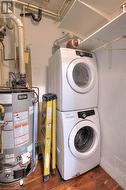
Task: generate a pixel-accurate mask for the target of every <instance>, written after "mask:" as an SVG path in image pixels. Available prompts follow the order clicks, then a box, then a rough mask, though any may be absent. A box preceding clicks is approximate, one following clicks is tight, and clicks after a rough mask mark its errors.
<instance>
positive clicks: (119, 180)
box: [100, 158, 126, 190]
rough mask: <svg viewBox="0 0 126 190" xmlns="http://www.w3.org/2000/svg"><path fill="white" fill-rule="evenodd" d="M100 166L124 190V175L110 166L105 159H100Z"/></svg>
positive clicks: (125, 185)
mask: <svg viewBox="0 0 126 190" xmlns="http://www.w3.org/2000/svg"><path fill="white" fill-rule="evenodd" d="M100 166H101V167H102V168H103V169H104V170H105V171H106V172H107V173H108V174H109V175H110V176H111V177H112V178H113V179H114V180H116V181H117V183H119V185H120V186H121V187H122V188H123V189H124V190H126V174H125V175H124V174H123V173H122V172H121V171H120V170H119V169H118V170H117V168H116V167H114V166H112V165H110V163H108V162H107V161H106V160H105V159H103V158H101V163H100Z"/></svg>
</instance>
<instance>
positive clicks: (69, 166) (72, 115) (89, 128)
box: [57, 108, 100, 180]
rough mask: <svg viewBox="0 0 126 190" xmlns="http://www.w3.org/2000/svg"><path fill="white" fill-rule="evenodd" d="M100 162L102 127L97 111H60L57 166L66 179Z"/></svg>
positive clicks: (58, 116)
mask: <svg viewBox="0 0 126 190" xmlns="http://www.w3.org/2000/svg"><path fill="white" fill-rule="evenodd" d="M99 163H100V125H99V115H98V112H97V109H96V108H95V109H89V110H84V111H79V112H77V111H73V112H59V111H57V167H58V169H59V172H60V174H61V176H62V178H63V179H64V180H68V179H70V178H74V177H76V176H78V175H80V174H83V173H85V172H87V171H88V170H90V169H92V168H94V167H95V166H97V165H98V164H99Z"/></svg>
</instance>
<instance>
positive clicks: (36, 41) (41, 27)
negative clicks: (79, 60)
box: [24, 18, 62, 95]
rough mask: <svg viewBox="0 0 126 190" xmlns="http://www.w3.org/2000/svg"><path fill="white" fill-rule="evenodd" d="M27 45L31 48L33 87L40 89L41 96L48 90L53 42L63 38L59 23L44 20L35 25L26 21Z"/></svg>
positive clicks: (28, 20) (28, 19)
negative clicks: (47, 74)
mask: <svg viewBox="0 0 126 190" xmlns="http://www.w3.org/2000/svg"><path fill="white" fill-rule="evenodd" d="M24 24H25V37H26V45H27V44H28V45H29V46H30V48H31V62H32V79H33V86H37V87H39V88H40V92H41V95H42V94H43V93H45V89H46V67H47V64H48V59H49V57H50V56H51V52H52V45H53V42H54V41H55V40H56V39H58V38H59V37H61V36H62V33H61V30H60V29H58V23H56V22H55V21H53V20H50V19H47V18H42V21H41V22H40V23H39V24H38V25H35V24H33V23H32V22H31V19H30V18H26V19H25V22H24Z"/></svg>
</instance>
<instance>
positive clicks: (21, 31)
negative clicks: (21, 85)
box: [10, 14, 25, 75]
mask: <svg viewBox="0 0 126 190" xmlns="http://www.w3.org/2000/svg"><path fill="white" fill-rule="evenodd" d="M10 19H11V20H12V21H13V22H14V23H15V24H16V26H17V32H18V47H19V70H20V74H22V75H25V64H24V26H23V23H22V22H21V20H20V19H19V18H17V17H16V16H15V15H14V14H10Z"/></svg>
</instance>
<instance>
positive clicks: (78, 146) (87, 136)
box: [68, 120, 100, 159]
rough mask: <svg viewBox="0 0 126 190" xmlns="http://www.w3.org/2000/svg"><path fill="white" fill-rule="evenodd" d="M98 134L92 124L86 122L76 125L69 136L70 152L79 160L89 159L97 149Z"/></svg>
mask: <svg viewBox="0 0 126 190" xmlns="http://www.w3.org/2000/svg"><path fill="white" fill-rule="evenodd" d="M99 134H100V132H99V131H98V130H97V127H96V126H95V124H94V123H93V122H91V121H88V120H87V121H81V122H79V123H77V125H75V126H74V128H73V129H72V131H71V133H70V136H69V142H68V143H69V148H70V151H71V152H72V154H73V155H74V156H75V157H77V158H80V159H85V158H87V157H90V156H91V155H92V154H93V153H94V152H95V151H96V149H97V146H98V143H99Z"/></svg>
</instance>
